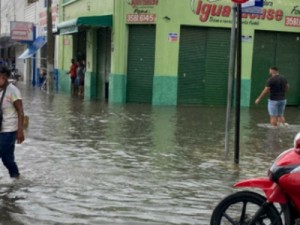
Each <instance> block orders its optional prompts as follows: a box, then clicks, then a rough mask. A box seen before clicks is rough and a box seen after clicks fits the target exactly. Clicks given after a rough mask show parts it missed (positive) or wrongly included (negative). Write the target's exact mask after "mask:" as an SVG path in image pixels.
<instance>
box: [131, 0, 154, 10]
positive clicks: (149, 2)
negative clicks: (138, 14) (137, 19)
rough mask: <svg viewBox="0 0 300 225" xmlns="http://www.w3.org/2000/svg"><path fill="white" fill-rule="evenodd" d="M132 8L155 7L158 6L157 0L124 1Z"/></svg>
mask: <svg viewBox="0 0 300 225" xmlns="http://www.w3.org/2000/svg"><path fill="white" fill-rule="evenodd" d="M126 1H127V3H128V4H129V5H131V6H132V7H134V8H135V7H138V6H155V5H158V3H159V0H126Z"/></svg>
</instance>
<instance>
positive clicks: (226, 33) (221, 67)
mask: <svg viewBox="0 0 300 225" xmlns="http://www.w3.org/2000/svg"><path fill="white" fill-rule="evenodd" d="M229 52H230V30H229V29H215V28H210V29H208V31H207V53H206V73H205V105H226V102H227V86H228V85H227V83H228V68H229Z"/></svg>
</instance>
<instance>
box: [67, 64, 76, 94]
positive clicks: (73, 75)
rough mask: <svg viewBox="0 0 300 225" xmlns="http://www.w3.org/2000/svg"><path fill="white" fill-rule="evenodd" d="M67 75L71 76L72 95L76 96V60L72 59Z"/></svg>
mask: <svg viewBox="0 0 300 225" xmlns="http://www.w3.org/2000/svg"><path fill="white" fill-rule="evenodd" d="M67 74H69V75H70V78H71V94H72V95H74V94H75V81H76V75H77V65H76V62H75V59H71V66H70V70H69V72H67Z"/></svg>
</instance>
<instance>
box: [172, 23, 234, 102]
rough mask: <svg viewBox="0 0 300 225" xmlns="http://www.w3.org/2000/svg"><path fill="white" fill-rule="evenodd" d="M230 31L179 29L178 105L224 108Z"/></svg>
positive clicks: (183, 27) (200, 28)
mask: <svg viewBox="0 0 300 225" xmlns="http://www.w3.org/2000/svg"><path fill="white" fill-rule="evenodd" d="M229 44H230V30H228V29H217V28H205V27H188V26H182V27H181V38H180V53H179V69H178V70H179V71H178V94H177V102H178V104H200V105H225V104H226V99H227V77H228V76H227V74H228V61H229V48H230V46H229Z"/></svg>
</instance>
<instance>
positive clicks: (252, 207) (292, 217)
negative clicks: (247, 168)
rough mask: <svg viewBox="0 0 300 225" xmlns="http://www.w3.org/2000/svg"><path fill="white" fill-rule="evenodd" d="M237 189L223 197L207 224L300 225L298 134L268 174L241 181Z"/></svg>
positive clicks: (299, 153) (299, 149) (299, 144)
mask: <svg viewBox="0 0 300 225" xmlns="http://www.w3.org/2000/svg"><path fill="white" fill-rule="evenodd" d="M234 187H236V188H241V187H243V188H258V189H260V190H262V191H263V193H264V195H262V194H260V193H258V192H254V191H249V190H245V191H240V192H237V193H234V194H231V195H229V196H227V197H226V198H224V199H223V200H222V201H221V202H220V203H219V204H218V205H217V206H216V208H215V209H214V211H213V214H212V216H211V221H210V225H300V133H298V134H297V135H296V137H295V139H294V148H291V149H288V150H286V151H285V152H283V153H281V154H280V155H279V156H278V157H277V159H276V160H275V162H274V163H273V165H272V166H271V168H270V169H269V172H268V177H259V178H252V179H247V180H242V181H240V182H238V183H236V184H234Z"/></svg>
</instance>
